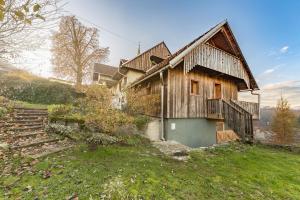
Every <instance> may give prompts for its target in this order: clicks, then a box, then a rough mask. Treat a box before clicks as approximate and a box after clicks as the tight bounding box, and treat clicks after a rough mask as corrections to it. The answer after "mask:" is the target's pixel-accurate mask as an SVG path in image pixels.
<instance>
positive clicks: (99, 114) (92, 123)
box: [85, 108, 133, 133]
mask: <svg viewBox="0 0 300 200" xmlns="http://www.w3.org/2000/svg"><path fill="white" fill-rule="evenodd" d="M132 122H133V118H132V117H131V116H128V115H126V114H125V113H123V112H121V111H119V110H115V109H107V108H106V109H101V108H98V109H95V111H94V112H92V113H90V114H88V115H87V116H86V119H85V125H86V127H88V128H89V129H90V130H92V131H95V132H103V133H113V132H114V131H115V130H116V128H117V127H120V126H122V125H126V124H132Z"/></svg>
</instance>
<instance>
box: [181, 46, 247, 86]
mask: <svg viewBox="0 0 300 200" xmlns="http://www.w3.org/2000/svg"><path fill="white" fill-rule="evenodd" d="M196 65H200V66H203V67H206V68H209V69H213V70H215V71H219V72H222V73H224V74H228V75H231V76H234V77H237V78H239V79H242V80H244V81H245V83H246V85H247V87H248V88H250V80H249V76H248V74H247V71H246V70H245V68H244V66H243V64H242V62H241V60H240V59H239V58H237V57H235V56H233V55H231V54H229V53H227V52H225V51H223V50H220V49H218V48H216V47H213V46H211V45H208V44H201V45H199V46H198V47H196V48H194V49H193V50H192V51H191V52H190V53H189V54H187V55H186V56H185V57H184V72H185V73H188V72H189V71H191V70H192V69H193V68H194V67H195V66H196Z"/></svg>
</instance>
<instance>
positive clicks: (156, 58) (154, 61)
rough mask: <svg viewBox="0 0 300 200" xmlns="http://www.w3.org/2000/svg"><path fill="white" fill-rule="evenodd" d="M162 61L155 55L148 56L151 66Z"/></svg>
mask: <svg viewBox="0 0 300 200" xmlns="http://www.w3.org/2000/svg"><path fill="white" fill-rule="evenodd" d="M163 60H164V59H163V58H161V57H158V56H155V55H151V56H150V61H151V64H152V66H153V65H157V64H159V63H161V62H162V61H163Z"/></svg>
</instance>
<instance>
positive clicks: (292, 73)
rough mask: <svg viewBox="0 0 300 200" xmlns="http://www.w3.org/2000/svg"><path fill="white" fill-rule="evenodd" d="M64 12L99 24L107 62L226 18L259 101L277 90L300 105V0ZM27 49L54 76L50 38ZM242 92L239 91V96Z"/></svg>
mask: <svg viewBox="0 0 300 200" xmlns="http://www.w3.org/2000/svg"><path fill="white" fill-rule="evenodd" d="M64 9H65V10H66V15H71V14H73V15H76V16H77V17H78V19H79V20H80V21H81V22H82V23H84V24H85V25H87V26H97V28H98V29H99V31H100V38H99V39H100V40H99V41H100V45H101V46H102V47H109V48H110V55H109V59H108V61H107V62H106V64H110V65H114V66H118V63H119V60H120V59H121V58H125V59H126V58H127V59H128V58H132V57H134V56H135V55H136V53H137V48H138V43H139V42H140V43H141V49H142V51H143V50H147V49H148V48H150V47H151V46H154V45H155V44H157V43H159V42H161V41H165V43H166V44H167V46H168V48H169V49H170V50H171V52H172V53H173V52H175V51H176V50H177V49H179V48H181V47H182V46H184V45H185V44H187V43H188V42H190V41H192V40H193V39H195V38H196V37H198V36H199V35H201V34H202V33H204V32H206V31H207V30H208V29H210V28H211V27H213V26H215V25H216V24H217V23H219V22H221V21H223V20H225V19H227V20H228V22H229V25H230V26H231V28H232V31H233V33H234V35H235V37H236V39H237V41H238V43H239V45H240V48H241V50H242V52H243V54H244V56H245V58H246V60H247V63H248V65H249V66H250V68H251V70H252V73H253V74H254V76H255V78H256V80H257V82H258V85H259V87H260V89H261V90H260V93H261V100H262V106H275V105H276V102H277V99H279V98H280V95H283V96H284V97H285V98H287V99H288V100H289V102H290V104H291V106H292V107H294V108H299V109H300V70H299V69H300V59H299V58H300V26H299V21H300V12H299V10H300V1H298V0H294V1H292V0H286V1H282V0H243V1H240V0H189V1H185V0H173V1H171V0H84V1H83V0H70V1H69V2H68V4H67V5H66V6H65V8H64ZM45 44H46V45H45V46H46V47H45V48H44V49H43V50H39V51H37V52H31V53H29V54H30V55H29V56H28V58H30V59H29V60H28V61H27V62H25V63H24V64H23V66H24V67H25V68H27V69H29V70H31V71H32V72H34V73H37V74H39V75H42V76H53V74H52V70H51V62H50V58H51V53H50V52H49V49H50V48H51V42H50V41H45ZM243 97H244V96H243V95H241V98H243Z"/></svg>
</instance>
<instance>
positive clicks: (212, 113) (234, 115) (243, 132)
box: [207, 99, 253, 142]
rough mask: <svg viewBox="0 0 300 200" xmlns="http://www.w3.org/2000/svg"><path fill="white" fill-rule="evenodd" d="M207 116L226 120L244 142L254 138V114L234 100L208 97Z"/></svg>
mask: <svg viewBox="0 0 300 200" xmlns="http://www.w3.org/2000/svg"><path fill="white" fill-rule="evenodd" d="M207 118H209V119H222V120H224V122H225V123H226V125H227V126H228V127H229V128H230V129H232V130H233V131H234V132H235V133H237V134H238V135H239V137H240V138H241V139H242V141H244V142H246V141H252V140H253V122H252V114H251V113H249V112H248V111H247V110H245V109H244V108H242V107H241V106H240V105H238V104H236V103H235V102H233V101H230V102H227V101H225V100H223V99H208V100H207Z"/></svg>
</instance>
